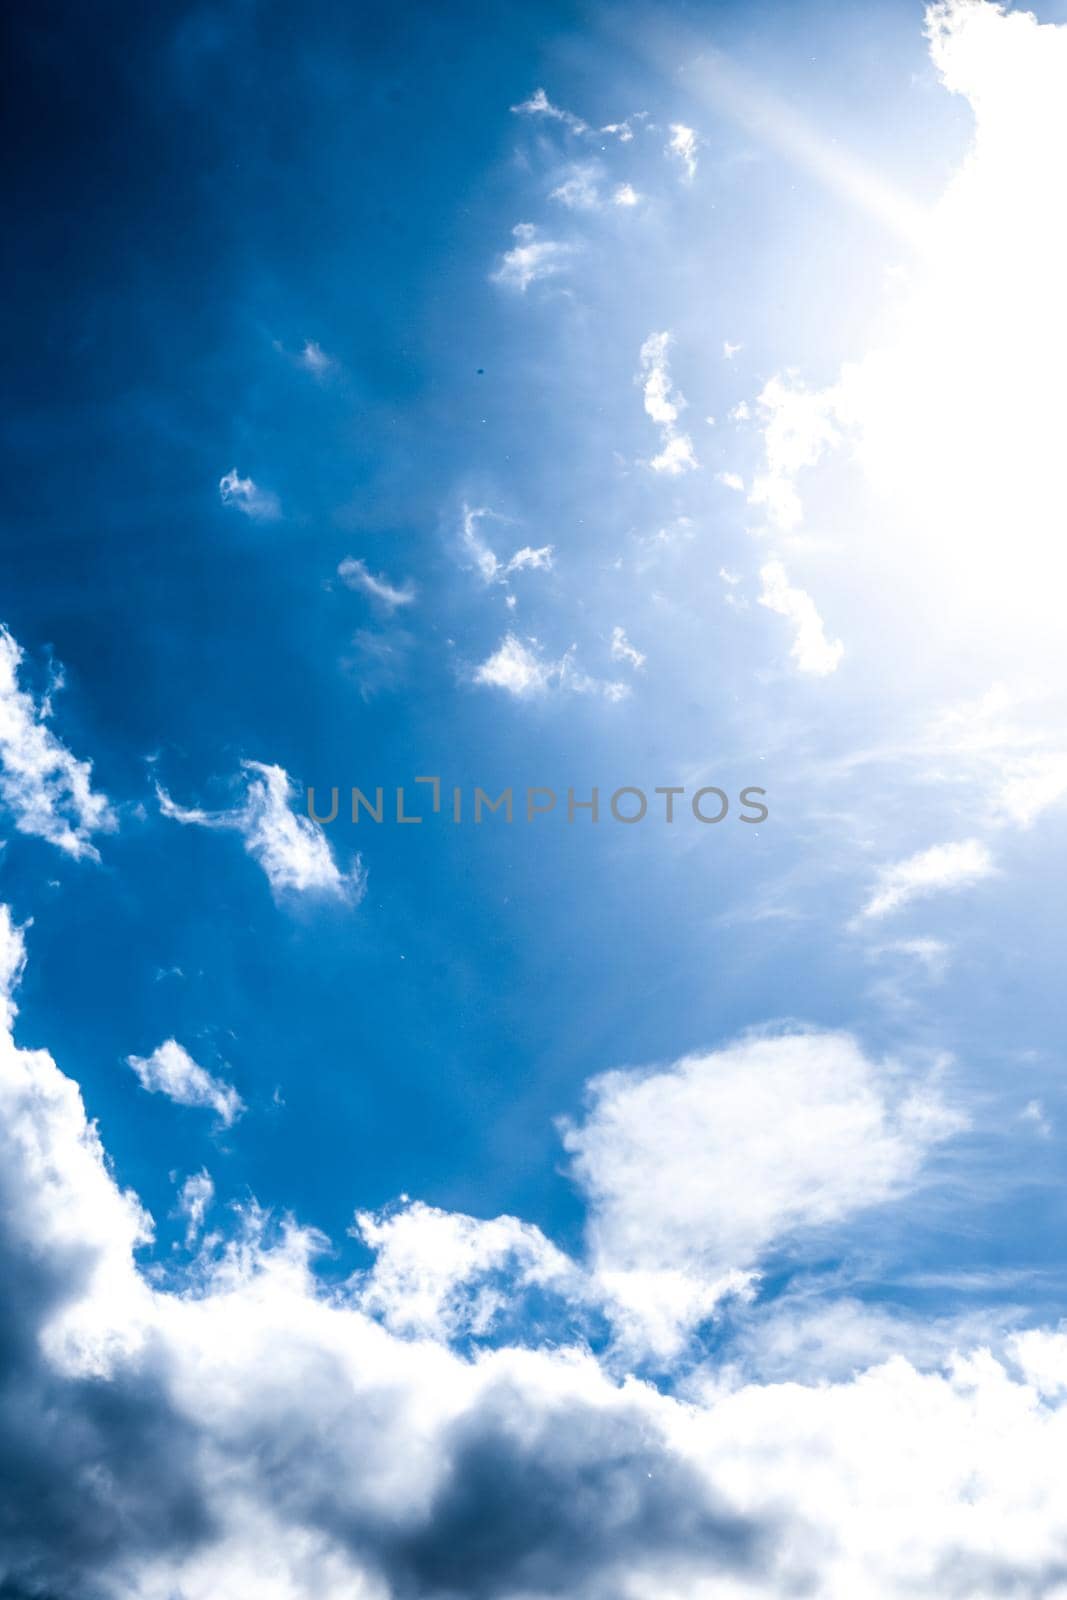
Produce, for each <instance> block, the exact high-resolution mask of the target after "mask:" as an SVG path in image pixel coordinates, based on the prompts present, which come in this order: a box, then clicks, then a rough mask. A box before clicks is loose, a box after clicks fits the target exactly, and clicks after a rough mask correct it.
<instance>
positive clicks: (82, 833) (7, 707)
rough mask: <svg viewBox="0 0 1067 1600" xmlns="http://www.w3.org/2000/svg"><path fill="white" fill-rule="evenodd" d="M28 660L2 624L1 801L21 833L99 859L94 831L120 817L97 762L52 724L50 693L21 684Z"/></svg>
mask: <svg viewBox="0 0 1067 1600" xmlns="http://www.w3.org/2000/svg"><path fill="white" fill-rule="evenodd" d="M23 660H24V652H23V650H22V648H21V646H20V645H19V644H18V643H17V642H16V641H15V639H14V638H13V637H12V635H11V634H10V633H9V632H8V630H7V628H6V627H4V626H3V625H2V624H0V802H2V803H3V805H4V806H5V807H6V809H7V810H8V811H10V813H11V815H12V816H13V818H14V820H15V827H16V828H17V829H18V831H19V832H20V833H25V834H29V835H32V836H33V837H35V838H38V839H46V840H47V841H48V843H49V844H54V845H55V846H56V847H57V849H60V850H62V851H64V852H65V853H66V854H67V855H69V856H73V857H74V858H75V859H79V858H84V859H87V860H90V861H98V860H99V859H100V856H99V851H98V850H97V848H96V846H95V845H94V844H93V842H92V836H93V834H94V833H113V832H114V831H115V829H116V828H117V827H118V820H117V818H116V816H115V813H114V811H113V810H112V807H111V803H110V801H109V800H108V799H107V796H106V795H102V794H99V793H97V792H96V791H95V790H94V789H93V786H92V774H93V768H92V762H90V761H80V760H78V758H77V757H76V756H73V755H72V754H71V752H70V751H69V750H68V749H67V747H66V745H64V744H63V743H62V741H61V740H59V739H57V738H56V735H55V734H54V733H53V732H52V729H51V728H50V727H49V726H48V721H49V718H50V717H51V715H52V703H51V695H50V694H47V695H45V696H44V698H43V699H42V700H41V701H40V702H38V701H37V700H35V699H34V697H33V695H32V694H31V693H30V692H29V691H28V690H26V689H24V688H22V686H21V684H20V681H19V672H20V668H21V666H22V662H23ZM59 681H60V682H61V681H62V680H61V678H60V679H59Z"/></svg>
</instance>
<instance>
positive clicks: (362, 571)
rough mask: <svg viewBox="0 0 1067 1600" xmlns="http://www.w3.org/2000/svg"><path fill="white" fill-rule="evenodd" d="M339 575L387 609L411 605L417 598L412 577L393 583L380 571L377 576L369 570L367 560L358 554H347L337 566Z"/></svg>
mask: <svg viewBox="0 0 1067 1600" xmlns="http://www.w3.org/2000/svg"><path fill="white" fill-rule="evenodd" d="M337 575H338V577H339V578H340V579H341V581H342V582H343V583H346V584H347V585H348V587H349V588H350V589H360V590H362V592H363V593H364V594H366V595H369V596H370V598H371V599H372V600H376V601H377V602H378V604H379V605H381V606H384V608H385V609H386V611H395V610H396V609H397V607H398V606H409V605H411V603H412V601H413V600H414V599H415V585H414V584H413V583H412V581H411V579H410V578H405V580H404V582H403V583H402V584H400V585H397V584H394V583H391V582H390V580H389V579H388V578H386V577H385V576H383V574H382V573H378V575H377V576H375V574H374V573H373V572H371V571H369V570H368V568H367V564H366V562H365V561H363V560H361V559H360V558H359V557H357V556H346V557H345V559H344V560H343V561H342V562H341V564H340V566H339V567H338V568H337Z"/></svg>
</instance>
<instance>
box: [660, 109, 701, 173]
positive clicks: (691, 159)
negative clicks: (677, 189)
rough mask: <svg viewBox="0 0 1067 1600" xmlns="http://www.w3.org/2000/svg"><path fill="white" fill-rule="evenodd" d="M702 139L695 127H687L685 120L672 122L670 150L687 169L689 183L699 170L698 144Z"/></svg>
mask: <svg viewBox="0 0 1067 1600" xmlns="http://www.w3.org/2000/svg"><path fill="white" fill-rule="evenodd" d="M699 143H700V140H699V139H698V137H697V133H696V130H695V129H694V128H687V127H686V125H685V123H684V122H672V123H671V137H670V143H669V144H668V146H667V150H668V152H669V153H670V154H671V155H672V156H674V158H675V159H676V160H677V161H680V162H681V164H682V166H683V168H684V169H685V177H686V182H687V183H692V181H693V179H694V178H695V177H696V170H697V146H698V144H699Z"/></svg>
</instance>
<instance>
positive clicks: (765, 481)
mask: <svg viewBox="0 0 1067 1600" xmlns="http://www.w3.org/2000/svg"><path fill="white" fill-rule="evenodd" d="M758 405H759V409H760V415H761V418H762V421H763V447H764V453H765V463H766V464H765V468H764V470H763V471H762V472H760V473H757V474H756V477H755V478H754V479H753V483H752V492H751V494H750V495H749V497H748V498H749V503H750V504H751V505H754V506H766V508H767V514H768V516H769V517H770V518H771V521H772V522H773V523H775V525H776V526H777V527H779V528H781V529H783V530H784V531H786V532H788V531H789V530H790V529H792V528H795V527H796V526H797V524H798V523H799V522H800V521H801V518H802V517H803V507H802V505H801V502H800V496H799V494H798V493H797V490H796V484H795V479H796V476H797V473H798V472H800V471H801V469H802V468H804V467H810V466H814V464H815V463H816V462H817V461H818V459H819V457H820V456H821V455H822V453H823V451H824V450H826V449H827V448H829V447H830V446H831V445H834V444H836V443H837V442H838V440H839V438H840V434H839V432H838V429H837V426H836V423H835V417H836V414H837V410H838V393H837V391H836V390H834V389H827V390H823V391H821V392H816V393H812V392H811V391H810V390H807V389H805V388H803V386H802V385H801V384H799V383H798V382H796V381H795V380H792V381H790V382H786V381H785V380H784V379H782V378H777V377H775V378H771V379H770V380H769V381H768V382H767V383H766V384H765V385H764V387H763V391H762V393H761V394H760V396H759V401H758ZM737 411H738V414H740V407H738V408H737ZM747 414H748V413H747V408H746V412H745V415H746V416H747Z"/></svg>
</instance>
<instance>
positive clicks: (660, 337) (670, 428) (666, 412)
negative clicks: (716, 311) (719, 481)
mask: <svg viewBox="0 0 1067 1600" xmlns="http://www.w3.org/2000/svg"><path fill="white" fill-rule="evenodd" d="M671 342H672V340H671V335H670V334H669V333H666V332H664V333H650V334H649V336H648V338H647V339H646V340H645V342H644V344H643V345H642V346H641V368H640V372H639V374H638V377H639V380H640V381H641V383H642V386H643V393H644V401H645V412H646V414H647V415H648V416H649V417H651V419H652V421H653V422H654V423H655V424H656V426H657V427H658V428H659V430H660V434H661V437H662V439H663V449H662V450H661V451H660V453H659V454H658V455H657V456H654V457H653V458H652V460H651V461H650V462H649V465H650V466H651V468H652V470H653V471H654V472H664V473H667V474H668V476H671V477H676V476H677V475H678V474H679V473H682V472H688V471H691V470H692V469H693V468H694V467H696V466H698V465H699V463H698V462H697V459H696V456H695V454H694V451H693V442H692V440H691V439H690V437H689V435H688V434H687V433H682V432H681V431H680V430H679V428H678V418H679V417H680V415H681V413H682V412H683V411H684V410H685V405H686V401H685V396H684V395H682V394H680V393H679V392H678V390H677V389H675V387H674V385H673V383H672V382H671V371H670V363H669V361H668V351H669V350H670V347H671Z"/></svg>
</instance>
